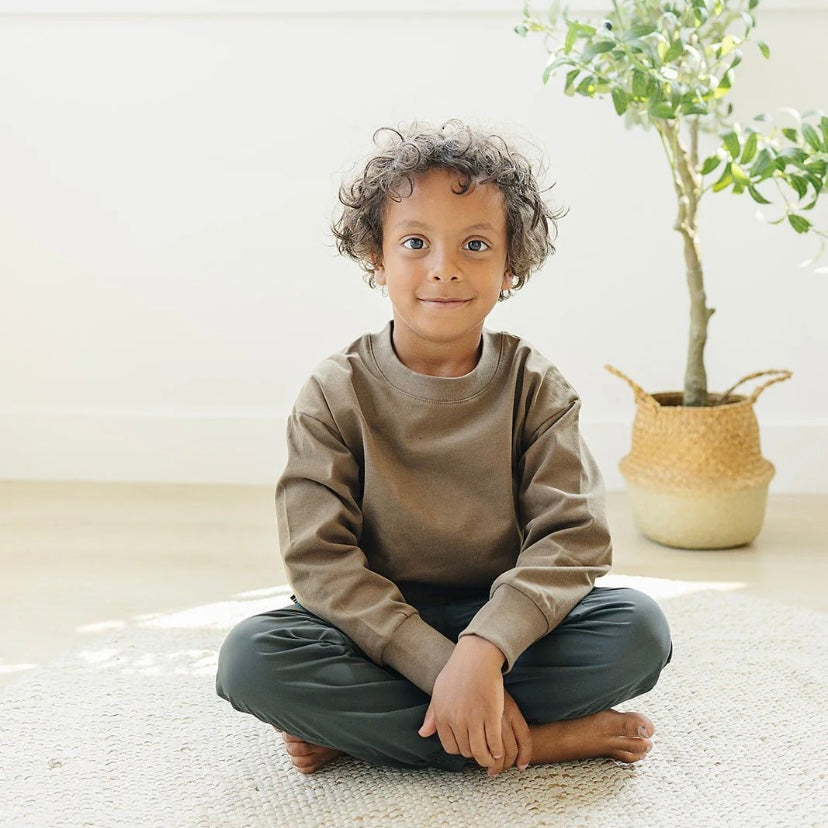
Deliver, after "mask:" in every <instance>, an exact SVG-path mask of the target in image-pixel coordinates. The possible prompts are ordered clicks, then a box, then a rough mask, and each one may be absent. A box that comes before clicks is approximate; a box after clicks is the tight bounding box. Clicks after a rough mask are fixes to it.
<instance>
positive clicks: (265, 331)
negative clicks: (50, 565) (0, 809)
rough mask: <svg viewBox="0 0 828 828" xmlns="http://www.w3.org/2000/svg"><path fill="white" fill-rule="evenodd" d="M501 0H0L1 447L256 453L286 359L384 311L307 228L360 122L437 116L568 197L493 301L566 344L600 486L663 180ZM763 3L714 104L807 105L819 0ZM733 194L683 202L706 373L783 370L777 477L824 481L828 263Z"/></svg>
mask: <svg viewBox="0 0 828 828" xmlns="http://www.w3.org/2000/svg"><path fill="white" fill-rule="evenodd" d="M571 5H572V6H573V7H577V6H578V5H580V6H581V7H584V6H585V5H587V4H585V3H581V4H578V3H573V4H571ZM588 5H590V6H592V5H597V6H598V7H601V6H602V5H607V4H601V3H597V4H595V3H593V4H588ZM535 6H536V7H537V8H543V6H544V4H543V3H536V4H535ZM521 7H522V2H520V0H515V2H514V3H506V2H498V1H497V0H489V2H480V0H477V2H474V3H472V2H470V1H469V0H456V2H454V3H452V2H440V3H437V2H433V3H429V2H416V3H415V2H413V0H412V1H411V2H404V1H403V0H398V2H396V3H393V2H383V3H380V2H378V0H374V1H373V2H372V0H363V2H362V3H350V2H340V3H334V2H326V3H325V2H323V3H301V2H299V0H296V2H294V3H288V2H286V0H281V2H279V1H278V0H271V1H270V2H268V0H258V2H255V1H254V2H251V1H248V2H236V3H231V2H229V0H227V1H226V2H220V0H213V2H208V0H188V1H187V0H170V1H169V2H163V3H162V2H141V3H139V2H112V1H111V0H110V2H106V1H105V0H98V2H92V1H91V0H90V2H87V3H81V2H63V3H61V2H57V0H53V2H45V1H44V0H39V1H38V0H30V2H26V3H23V2H22V1H21V2H16V3H15V2H2V3H0V78H2V82H0V291H1V294H0V300H1V301H0V383H2V384H0V477H4V478H19V479H25V478H56V479H94V480H164V481H205V482H207V481H221V482H247V483H272V482H273V481H274V480H275V477H276V476H277V474H278V472H279V471H280V468H281V464H282V462H283V447H282V442H283V429H284V422H285V418H286V416H287V413H288V411H289V409H290V406H291V404H292V401H293V398H294V395H295V393H296V391H297V389H298V387H299V385H300V383H301V382H302V380H303V379H304V377H305V376H306V375H307V374H308V372H309V371H310V369H311V368H312V367H313V365H314V364H315V363H316V362H318V361H319V360H320V359H321V358H323V357H324V356H326V355H327V354H328V353H330V352H332V351H334V350H336V349H338V348H340V347H342V346H344V345H345V344H347V343H348V342H350V341H351V340H352V339H354V338H355V337H356V336H358V335H359V334H360V333H362V332H363V331H365V330H375V329H378V328H380V327H382V326H383V325H384V324H385V321H386V320H387V318H388V316H389V307H388V306H387V304H386V302H387V300H384V299H382V298H381V297H380V296H379V295H377V294H372V293H371V291H369V289H368V288H367V287H365V286H364V285H363V284H362V283H361V276H360V274H359V272H358V270H357V268H356V266H355V265H353V264H351V263H349V262H348V261H345V260H342V259H340V258H339V257H338V256H337V254H336V252H335V250H334V248H333V245H332V241H331V238H330V236H329V234H328V231H327V226H328V223H329V221H330V219H331V217H332V215H333V211H334V208H335V201H336V187H337V184H338V181H339V178H340V175H341V173H342V172H343V171H346V170H347V169H348V168H349V167H350V165H351V164H352V163H353V162H354V161H355V160H356V159H357V158H358V157H359V156H360V155H362V154H363V153H364V152H366V151H367V150H368V149H369V139H370V134H371V132H372V131H373V129H374V128H375V127H377V126H379V125H382V124H393V123H395V122H398V121H401V120H408V119H411V118H414V117H416V118H421V119H426V120H432V121H440V120H442V119H445V118H448V117H452V116H458V117H461V118H466V119H469V120H472V121H474V122H477V123H483V124H487V125H491V126H493V127H501V128H505V129H507V130H511V131H512V132H517V133H520V134H524V135H526V136H528V137H529V138H531V139H532V140H534V141H535V142H536V143H538V144H539V145H541V146H542V148H543V151H544V152H545V154H546V157H547V159H548V163H549V169H550V173H549V177H550V179H551V180H554V181H556V182H557V184H556V187H555V190H554V193H555V195H556V198H557V199H558V200H559V202H562V203H565V204H567V205H568V206H569V208H570V214H569V216H568V217H567V218H565V219H564V220H563V221H562V222H561V226H560V237H559V243H558V254H557V255H556V256H555V257H554V258H553V259H552V260H551V262H550V263H549V265H548V266H547V267H546V268H545V270H544V271H543V272H542V273H541V274H539V275H538V276H537V277H536V280H535V282H534V283H533V284H530V285H529V287H528V288H527V289H526V290H524V291H523V293H521V294H518V295H517V296H516V297H515V298H513V299H512V300H511V301H509V302H507V303H505V304H504V305H502V306H500V307H498V308H497V309H496V310H495V311H494V312H493V314H492V316H491V317H490V320H489V327H492V328H505V329H507V330H512V331H514V332H517V333H520V334H522V335H524V336H526V337H527V338H528V339H530V340H531V341H533V342H534V343H535V344H536V345H537V346H538V347H539V348H541V349H542V350H543V351H544V352H545V353H547V354H548V355H549V356H550V357H551V358H552V359H554V360H555V361H556V362H557V363H558V364H559V365H560V366H561V368H562V370H563V371H564V373H565V374H567V376H569V378H570V379H571V380H572V382H573V383H574V384H575V385H576V387H577V388H578V389H579V391H580V393H581V395H582V397H583V399H584V428H585V432H586V434H587V437H588V439H589V441H590V443H591V445H592V446H593V449H594V451H595V453H596V455H597V456H598V459H599V462H600V464H601V466H602V468H603V470H604V474H605V476H606V477H607V480H608V483H609V485H610V487H611V488H620V487H621V486H622V481H621V478H620V476H619V474H618V472H617V469H616V465H617V461H618V459H620V457H621V456H623V454H624V453H625V451H626V447H627V444H628V439H629V428H630V424H631V422H632V416H633V407H632V399H631V394H630V393H629V391H628V390H627V389H626V387H625V386H623V385H622V384H621V383H620V382H619V381H618V380H616V379H614V378H612V377H610V376H609V374H607V373H606V372H604V371H603V370H602V367H601V366H602V365H603V364H604V363H605V362H611V363H614V364H615V365H618V366H619V367H620V368H622V369H623V370H624V371H626V372H627V373H629V374H630V375H632V376H633V377H634V378H635V379H637V380H638V381H639V382H640V383H641V384H642V385H644V386H645V387H647V388H648V389H650V390H665V389H671V388H678V387H679V386H680V384H681V381H682V376H683V362H684V341H685V331H686V327H687V322H686V315H687V299H686V296H685V288H684V275H683V269H682V257H681V248H680V240H679V237H678V235H677V234H676V233H674V232H673V231H672V229H671V228H672V223H673V217H674V211H675V208H674V206H673V194H672V191H671V187H670V181H669V178H668V176H667V175H666V170H665V166H664V162H663V161H662V159H661V157H660V156H659V153H660V147H659V146H658V144H657V143H656V138H655V136H654V134H653V135H649V136H644V135H642V134H639V133H630V132H626V131H625V130H624V128H623V125H622V123H621V121H620V120H619V119H618V118H616V117H615V115H614V112H613V111H612V106H611V104H610V103H609V102H605V103H603V104H598V103H596V102H593V101H588V100H585V99H580V98H579V99H570V98H566V97H564V96H563V95H562V93H561V91H560V87H561V82H560V81H559V80H554V79H553V80H552V81H551V82H550V85H549V86H548V87H544V86H543V85H542V83H541V80H540V74H541V71H542V68H543V64H544V59H545V53H544V51H543V48H542V44H541V42H540V40H539V39H531V38H530V39H526V40H524V39H521V38H519V37H517V36H516V35H515V34H513V32H512V28H513V27H514V25H515V24H516V23H518V22H519V21H520V10H521ZM199 12H203V13H199ZM759 12H760V17H759V19H760V26H759V29H758V30H757V36H759V37H762V38H763V39H765V40H767V41H768V42H769V43H770V45H771V47H772V50H773V54H772V60H771V61H770V62H765V61H763V60H762V59H761V58H760V57H758V56H757V55H755V54H753V53H752V52H751V51H750V50H748V52H747V53H746V57H745V61H744V64H743V67H742V68H741V69H740V74H739V77H738V82H737V86H736V91H735V95H734V101H735V103H736V106H737V113H740V114H741V115H742V116H743V117H744V118H746V119H747V118H749V117H751V116H752V115H753V114H755V113H758V112H760V111H766V110H773V109H775V108H776V107H779V106H783V105H790V106H796V107H800V108H803V109H806V108H809V107H811V106H819V105H822V106H823V107H824V108H828V107H826V106H825V105H826V104H827V103H828V101H826V100H825V84H824V79H825V77H828V52H826V50H825V49H824V40H825V37H824V36H825V33H826V32H827V31H828V8H826V3H824V2H820V0H811V2H799V3H797V2H788V3H783V2H781V1H780V0H777V2H770V1H769V0H766V2H764V3H762V4H761V5H760V9H759ZM753 213H754V205H753V202H750V201H748V200H745V199H738V198H736V197H734V196H731V195H715V196H712V197H709V198H708V199H707V201H706V203H705V204H704V205H703V225H702V231H703V236H702V245H703V252H704V257H705V265H706V271H707V280H708V286H709V288H708V289H709V297H710V302H711V304H712V305H713V306H714V307H716V308H717V309H718V312H717V314H716V316H715V317H714V318H713V321H712V332H711V340H710V345H709V349H708V353H709V358H708V360H709V373H710V379H711V387H712V388H713V389H716V388H718V389H722V388H723V387H724V386H726V385H729V384H730V383H731V382H733V381H735V380H736V379H737V378H738V377H740V376H742V375H744V374H747V373H749V372H752V371H755V370H760V369H765V368H779V367H782V368H790V369H792V370H794V372H795V377H794V380H793V381H791V382H789V383H785V384H783V385H779V386H775V387H773V388H772V389H770V390H769V391H767V392H766V394H765V395H764V396H763V397H762V399H761V401H760V403H759V405H758V414H759V418H760V421H761V423H762V427H763V448H764V452H765V454H766V456H767V457H768V458H769V459H771V460H772V461H773V462H774V463H775V464H776V466H777V478H776V480H775V482H774V490H776V491H823V492H824V491H828V469H827V468H826V464H825V462H824V460H823V458H825V457H828V388H826V379H828V377H826V371H825V367H824V363H825V357H826V354H828V347H826V346H827V345H828V334H826V330H828V326H826V324H825V313H826V307H828V302H826V299H828V277H827V276H824V275H822V276H821V275H818V274H814V273H812V272H808V271H803V270H801V269H799V268H798V264H799V262H800V261H802V260H803V259H805V258H806V257H807V256H808V255H809V254H810V253H811V252H812V250H813V243H812V242H809V241H807V240H804V239H801V238H795V237H794V234H793V233H792V232H791V231H790V230H788V229H787V228H782V227H764V226H761V225H760V224H758V223H757V222H756V221H755V219H754V216H753ZM824 223H825V224H828V222H824Z"/></svg>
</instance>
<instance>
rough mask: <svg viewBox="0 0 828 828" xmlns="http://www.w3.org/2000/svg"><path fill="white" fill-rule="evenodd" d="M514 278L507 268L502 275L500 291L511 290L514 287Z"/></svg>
mask: <svg viewBox="0 0 828 828" xmlns="http://www.w3.org/2000/svg"><path fill="white" fill-rule="evenodd" d="M515 281H516V280H515V277H514V275H513V274H512V271H511V270H509V269H508V268H507V269H506V270H505V272H504V273H503V282H502V283H501V285H500V289H501V290H511V289H512V288H513V287H514V286H515Z"/></svg>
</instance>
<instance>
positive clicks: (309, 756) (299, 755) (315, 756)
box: [279, 731, 342, 773]
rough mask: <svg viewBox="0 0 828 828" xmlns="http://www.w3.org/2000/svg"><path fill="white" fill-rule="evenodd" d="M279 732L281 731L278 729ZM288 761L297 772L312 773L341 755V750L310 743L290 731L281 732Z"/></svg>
mask: <svg viewBox="0 0 828 828" xmlns="http://www.w3.org/2000/svg"><path fill="white" fill-rule="evenodd" d="M279 732H280V733H281V731H279ZM282 738H283V739H284V741H285V747H286V748H287V752H288V755H289V756H290V761H291V762H293V767H294V768H296V770H298V771H299V773H313V772H314V771H318V770H319V768H321V767H322V766H323V765H327V764H328V762H330V761H331V760H332V759H336V757H337V756H342V751H341V750H334V749H333V748H327V747H322V746H321V745H312V744H311V743H310V742H306V741H304V740H303V739H300V738H299V737H298V736H291V735H290V733H282Z"/></svg>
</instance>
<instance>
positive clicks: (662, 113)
mask: <svg viewBox="0 0 828 828" xmlns="http://www.w3.org/2000/svg"><path fill="white" fill-rule="evenodd" d="M650 116H651V117H653V118H663V119H664V120H671V119H672V118H675V117H676V112H675V109H673V107H672V105H671V104H668V103H665V102H662V103H656V104H653V105H652V106H651V107H650Z"/></svg>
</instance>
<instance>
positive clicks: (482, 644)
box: [457, 633, 506, 670]
mask: <svg viewBox="0 0 828 828" xmlns="http://www.w3.org/2000/svg"><path fill="white" fill-rule="evenodd" d="M457 647H458V648H460V647H462V648H463V650H464V651H465V650H468V651H470V652H471V651H473V652H474V654H475V658H477V659H479V660H483V661H486V662H490V663H491V664H493V665H494V666H495V667H497V669H498V670H500V669H501V667H503V665H504V664H505V663H506V656H505V655H504V653H503V650H501V649H500V647H498V646H497V644H492V642H491V641H489V639H488V638H483V637H482V636H480V635H477V633H469V634H468V635H464V636H461V637H460V640H459V641H458V642H457Z"/></svg>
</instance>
